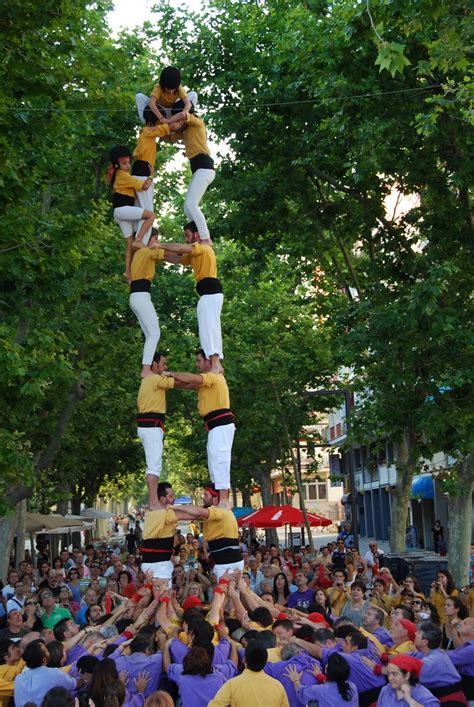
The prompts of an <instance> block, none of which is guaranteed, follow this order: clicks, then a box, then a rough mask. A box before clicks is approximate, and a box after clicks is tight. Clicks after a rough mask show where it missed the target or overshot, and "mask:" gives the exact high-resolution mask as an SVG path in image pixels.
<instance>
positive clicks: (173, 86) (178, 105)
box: [135, 66, 197, 124]
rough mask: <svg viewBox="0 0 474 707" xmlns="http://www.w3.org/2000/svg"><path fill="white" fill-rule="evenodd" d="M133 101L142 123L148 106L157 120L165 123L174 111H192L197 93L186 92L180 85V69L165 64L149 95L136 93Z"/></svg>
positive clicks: (195, 103)
mask: <svg viewBox="0 0 474 707" xmlns="http://www.w3.org/2000/svg"><path fill="white" fill-rule="evenodd" d="M135 103H136V106H137V111H138V116H139V118H140V120H141V122H142V123H145V122H146V120H145V115H144V113H145V109H146V108H147V107H149V108H150V110H151V111H152V112H153V114H154V115H155V116H156V117H157V118H158V121H159V122H160V123H162V124H166V123H167V122H168V119H169V118H170V117H171V116H172V115H174V114H175V113H180V112H185V113H188V112H192V111H193V110H194V109H195V107H196V105H197V93H196V92H195V91H189V93H187V92H186V91H185V90H184V88H183V87H182V85H181V71H180V70H179V69H177V68H176V67H174V66H166V67H165V68H164V69H163V70H162V72H161V74H160V78H159V81H158V83H157V84H156V86H155V87H154V88H153V92H152V94H151V96H146V95H145V94H144V93H137V94H136V95H135Z"/></svg>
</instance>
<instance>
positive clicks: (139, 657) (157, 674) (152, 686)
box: [115, 651, 163, 697]
mask: <svg viewBox="0 0 474 707" xmlns="http://www.w3.org/2000/svg"><path fill="white" fill-rule="evenodd" d="M115 666H116V668H117V672H118V673H121V672H122V670H126V671H127V675H128V679H127V684H126V685H125V687H126V688H127V690H129V691H130V692H131V693H132V694H135V693H136V692H137V688H136V687H135V678H136V677H137V676H138V673H142V672H145V673H148V675H149V676H150V681H149V682H148V685H147V686H146V688H145V692H144V695H145V697H148V695H151V693H152V692H155V690H157V689H158V683H159V682H160V678H161V673H162V672H163V653H161V651H160V652H159V653H154V654H153V655H145V653H139V652H137V653H131V654H130V655H121V656H120V657H117V658H115Z"/></svg>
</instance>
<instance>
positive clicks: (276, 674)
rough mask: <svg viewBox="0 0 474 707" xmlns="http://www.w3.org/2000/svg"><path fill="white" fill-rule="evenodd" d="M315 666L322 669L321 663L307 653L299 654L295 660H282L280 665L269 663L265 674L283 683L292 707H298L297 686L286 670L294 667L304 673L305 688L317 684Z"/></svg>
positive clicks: (303, 684) (302, 676) (294, 657)
mask: <svg viewBox="0 0 474 707" xmlns="http://www.w3.org/2000/svg"><path fill="white" fill-rule="evenodd" d="M315 665H318V666H319V667H321V665H320V663H319V661H318V660H316V659H315V658H312V657H311V656H310V655H308V654H307V653H299V654H298V655H295V656H293V658H290V660H280V661H278V663H267V664H266V666H265V667H264V669H263V672H264V673H266V674H267V675H270V677H271V678H275V680H278V682H281V684H282V685H283V687H284V688H285V692H286V696H287V697H288V702H289V703H290V707H298V705H299V704H300V702H299V700H298V695H297V694H296V690H295V686H294V685H293V683H292V682H291V680H290V679H289V678H287V677H286V676H285V672H286V669H287V668H289V667H292V668H296V669H297V670H299V671H300V672H302V675H301V685H302V686H303V687H309V686H312V685H316V684H317V682H316V678H315V677H314V675H313V669H314V666H315Z"/></svg>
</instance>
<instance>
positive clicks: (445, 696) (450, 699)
mask: <svg viewBox="0 0 474 707" xmlns="http://www.w3.org/2000/svg"><path fill="white" fill-rule="evenodd" d="M425 687H427V688H428V690H429V691H430V692H431V693H432V694H433V695H434V696H435V697H437V698H438V700H439V701H440V702H441V704H442V705H444V707H459V705H466V698H465V696H464V693H463V691H462V683H461V682H455V683H453V684H452V685H443V686H442V687H431V686H429V685H425Z"/></svg>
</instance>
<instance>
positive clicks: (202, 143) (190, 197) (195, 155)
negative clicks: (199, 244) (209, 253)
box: [166, 112, 216, 240]
mask: <svg viewBox="0 0 474 707" xmlns="http://www.w3.org/2000/svg"><path fill="white" fill-rule="evenodd" d="M174 121H176V122H178V121H184V125H183V127H182V128H181V129H179V130H177V131H176V132H174V133H173V135H170V136H169V137H167V138H166V140H168V141H169V142H176V141H177V140H182V141H183V142H184V150H185V153H186V157H187V158H188V160H189V166H190V167H191V172H192V175H193V176H192V178H191V181H190V182H189V186H188V190H187V192H186V197H185V200H184V205H183V208H184V213H185V214H186V217H187V218H188V219H189V220H191V221H194V222H195V224H196V228H197V231H198V233H199V235H200V237H201V240H207V239H210V238H211V236H210V234H209V228H208V225H207V221H206V217H205V216H204V214H203V212H202V210H201V207H200V203H201V201H202V199H203V197H204V194H205V193H206V191H207V189H208V187H209V186H210V185H211V184H212V182H213V181H214V179H215V176H216V173H215V170H214V160H213V159H212V157H211V151H210V149H209V145H208V144H207V134H206V126H205V124H204V121H203V120H201V118H198V117H197V116H196V115H191V114H190V113H184V112H183V113H177V114H176V115H175V116H173V117H172V118H170V120H169V123H168V125H169V126H170V127H173V123H174Z"/></svg>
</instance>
